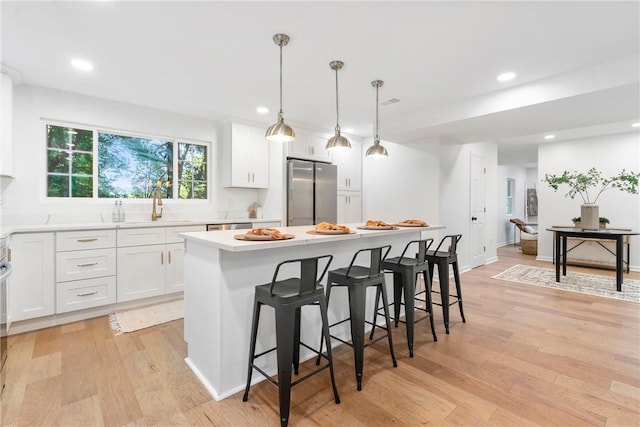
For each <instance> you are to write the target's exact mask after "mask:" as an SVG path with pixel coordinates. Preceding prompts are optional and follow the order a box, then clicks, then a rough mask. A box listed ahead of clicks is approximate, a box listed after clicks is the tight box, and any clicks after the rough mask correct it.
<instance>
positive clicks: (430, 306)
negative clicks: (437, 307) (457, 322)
mask: <svg viewBox="0 0 640 427" xmlns="http://www.w3.org/2000/svg"><path fill="white" fill-rule="evenodd" d="M422 279H423V280H424V288H425V304H427V307H426V308H428V309H429V323H430V324H431V334H432V335H433V341H438V337H437V336H436V327H435V324H434V321H433V301H432V299H431V278H430V277H429V274H428V273H427V271H423V272H422Z"/></svg>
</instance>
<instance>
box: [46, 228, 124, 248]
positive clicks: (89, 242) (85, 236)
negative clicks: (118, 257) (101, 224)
mask: <svg viewBox="0 0 640 427" xmlns="http://www.w3.org/2000/svg"><path fill="white" fill-rule="evenodd" d="M115 246H116V231H115V230H91V231H61V232H59V233H56V250H57V251H77V250H85V249H102V248H114V247H115Z"/></svg>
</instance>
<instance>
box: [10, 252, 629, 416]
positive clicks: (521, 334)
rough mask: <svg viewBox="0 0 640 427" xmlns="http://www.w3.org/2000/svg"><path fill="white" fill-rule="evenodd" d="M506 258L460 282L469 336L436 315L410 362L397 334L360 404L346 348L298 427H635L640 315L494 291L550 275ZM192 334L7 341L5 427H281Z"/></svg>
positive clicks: (376, 350) (552, 295) (297, 395)
mask: <svg viewBox="0 0 640 427" xmlns="http://www.w3.org/2000/svg"><path fill="white" fill-rule="evenodd" d="M498 256H499V258H500V260H499V262H496V263H493V264H490V265H487V266H483V267H480V268H477V269H474V270H472V271H470V272H467V273H465V274H463V275H462V285H463V293H464V299H465V314H466V317H467V322H466V323H462V322H461V321H460V317H459V316H458V311H457V309H454V307H452V310H453V311H452V323H451V334H450V335H445V333H444V327H443V326H442V318H441V315H440V313H439V312H436V321H437V332H438V342H437V343H434V342H433V341H432V338H431V333H430V331H429V329H428V324H427V322H421V323H419V324H417V325H416V327H417V330H416V348H415V357H414V358H413V359H411V358H409V357H408V351H407V348H406V339H405V337H404V335H405V330H404V326H403V325H400V327H399V328H397V329H394V335H393V338H394V340H395V341H394V344H395V349H396V355H397V357H398V365H399V366H398V367H397V368H393V367H392V366H391V362H390V359H389V356H388V352H387V350H386V347H385V344H384V341H381V342H379V343H377V344H376V345H374V346H372V347H369V348H368V349H367V350H366V352H365V371H364V384H363V390H362V391H361V392H357V391H356V389H355V379H354V375H353V368H352V367H353V362H352V353H351V350H350V349H349V348H347V347H345V346H342V347H340V348H338V349H337V350H336V351H335V353H334V357H335V358H336V362H335V365H336V371H337V372H336V374H337V382H338V389H339V391H340V397H341V399H342V403H341V404H340V405H336V404H335V403H334V402H333V400H332V394H331V391H330V386H329V381H328V375H326V374H324V373H323V374H320V375H316V376H315V377H313V378H312V379H310V380H309V381H306V382H303V383H301V384H300V385H298V386H296V387H294V389H293V393H292V408H291V418H290V419H291V425H301V426H331V425H339V426H387V425H406V426H414V425H430V426H453V425H469V426H485V425H498V426H535V425H540V426H637V425H639V424H640V415H639V412H640V409H639V405H640V356H639V349H640V328H639V325H640V322H639V320H640V305H639V304H635V303H630V302H621V301H616V300H611V299H606V298H597V297H589V296H584V295H579V294H575V293H570V292H563V291H557V290H551V289H546V288H541V287H535V286H527V285H520V284H516V283H511V282H505V281H500V280H495V279H491V276H493V275H494V274H497V273H499V272H501V271H503V270H505V269H506V268H508V267H509V266H511V265H513V264H517V263H520V264H524V263H526V264H540V265H542V266H547V267H551V265H550V264H548V263H540V262H536V261H535V260H534V259H533V257H531V256H526V255H521V254H520V252H519V251H518V250H517V249H516V248H514V247H512V246H509V247H505V248H500V249H499V251H498ZM570 269H575V270H582V271H586V272H589V273H593V274H608V275H613V272H610V271H604V270H595V269H578V268H576V267H570ZM625 277H629V278H634V279H639V278H640V273H631V274H630V275H625ZM438 310H439V307H438ZM182 329H183V322H182V321H181V320H180V321H174V322H170V323H167V324H164V325H160V326H156V327H153V328H150V329H147V330H143V331H139V332H136V333H130V334H125V335H121V336H113V334H112V333H111V331H110V329H109V323H108V321H107V318H105V317H102V318H96V319H92V320H87V321H83V322H77V323H73V324H69V325H65V326H60V327H54V328H49V329H44V330H40V331H36V332H31V333H26V334H21V335H16V336H12V337H10V345H11V347H10V351H11V353H10V356H9V361H8V375H7V382H8V384H7V388H6V390H5V392H4V394H3V396H2V406H1V408H2V414H1V416H2V425H3V426H14V425H15V426H36V425H58V426H101V425H106V426H123V425H130V426H144V425H165V426H170V425H220V426H258V425H259V426H268V425H274V426H275V425H278V397H277V390H276V388H275V387H273V386H272V385H271V384H269V383H268V382H266V381H263V382H262V383H260V384H258V385H256V386H254V387H253V388H252V389H251V395H250V399H249V402H247V403H243V402H242V394H241V393H238V394H236V395H234V396H232V397H230V398H228V399H225V400H224V401H221V402H215V401H213V400H212V399H211V397H210V396H209V395H208V393H207V392H206V390H205V389H204V388H203V387H202V386H201V385H200V383H199V382H198V381H197V380H196V378H195V377H194V375H193V374H192V373H191V371H190V370H189V369H188V368H187V367H186V365H185V364H184V362H183V358H184V357H185V355H186V346H185V343H184V342H183V339H182V336H183V335H182ZM238 363H243V362H242V361H238ZM325 372H326V371H325ZM256 375H257V374H256Z"/></svg>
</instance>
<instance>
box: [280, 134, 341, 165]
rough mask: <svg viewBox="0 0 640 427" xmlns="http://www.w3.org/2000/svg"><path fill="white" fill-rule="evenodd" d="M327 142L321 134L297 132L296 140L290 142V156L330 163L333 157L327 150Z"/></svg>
mask: <svg viewBox="0 0 640 427" xmlns="http://www.w3.org/2000/svg"><path fill="white" fill-rule="evenodd" d="M327 141H328V138H326V137H324V136H323V135H322V134H320V133H316V132H309V131H306V130H303V129H300V130H296V139H295V140H293V141H291V142H289V147H288V156H289V157H296V158H300V159H309V160H319V161H324V162H330V161H331V155H330V153H329V152H328V151H327V149H326V148H325V147H326V145H327Z"/></svg>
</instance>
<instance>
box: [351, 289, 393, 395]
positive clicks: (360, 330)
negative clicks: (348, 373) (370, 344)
mask: <svg viewBox="0 0 640 427" xmlns="http://www.w3.org/2000/svg"><path fill="white" fill-rule="evenodd" d="M348 289H349V312H350V316H351V321H350V323H351V342H352V344H353V358H354V361H355V371H356V384H357V390H358V391H360V390H362V370H363V367H364V314H365V306H366V297H367V294H366V291H367V288H366V287H365V286H348ZM382 295H383V297H382V300H383V302H384V306H385V313H386V318H387V327H389V307H387V300H386V297H385V293H384V291H383V294H382Z"/></svg>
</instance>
